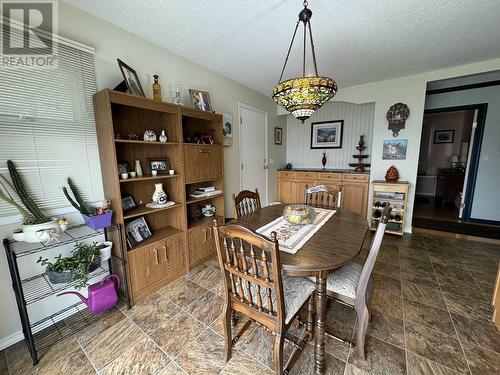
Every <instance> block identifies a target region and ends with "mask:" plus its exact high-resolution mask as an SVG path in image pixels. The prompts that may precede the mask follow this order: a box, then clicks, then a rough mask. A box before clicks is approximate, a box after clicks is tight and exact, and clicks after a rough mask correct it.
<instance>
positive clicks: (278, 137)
mask: <svg viewBox="0 0 500 375" xmlns="http://www.w3.org/2000/svg"><path fill="white" fill-rule="evenodd" d="M274 144H275V145H282V144H283V128H278V127H275V128H274Z"/></svg>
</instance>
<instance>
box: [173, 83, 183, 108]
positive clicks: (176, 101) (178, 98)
mask: <svg viewBox="0 0 500 375" xmlns="http://www.w3.org/2000/svg"><path fill="white" fill-rule="evenodd" d="M172 103H174V104H177V105H182V98H181V86H180V85H175V96H174V97H173V98H172Z"/></svg>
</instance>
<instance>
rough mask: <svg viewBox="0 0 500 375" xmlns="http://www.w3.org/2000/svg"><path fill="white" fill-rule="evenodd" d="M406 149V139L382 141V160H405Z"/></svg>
mask: <svg viewBox="0 0 500 375" xmlns="http://www.w3.org/2000/svg"><path fill="white" fill-rule="evenodd" d="M407 148H408V140H407V139H388V140H384V147H383V149H382V160H405V159H406V150H407Z"/></svg>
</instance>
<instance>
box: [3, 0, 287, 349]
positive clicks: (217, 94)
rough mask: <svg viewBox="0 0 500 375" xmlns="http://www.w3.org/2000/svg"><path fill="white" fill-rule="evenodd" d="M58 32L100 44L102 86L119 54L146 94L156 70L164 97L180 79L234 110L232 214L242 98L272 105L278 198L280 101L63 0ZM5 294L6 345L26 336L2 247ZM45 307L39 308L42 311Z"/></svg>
mask: <svg viewBox="0 0 500 375" xmlns="http://www.w3.org/2000/svg"><path fill="white" fill-rule="evenodd" d="M59 34H60V35H62V36H64V37H67V38H70V39H72V40H75V41H78V42H81V43H84V44H87V45H90V46H93V47H95V49H96V59H95V67H96V78H97V88H98V90H101V89H104V88H112V87H114V86H115V85H116V84H117V83H119V82H120V81H121V80H122V77H121V74H120V71H119V69H118V66H117V64H116V58H117V57H118V58H120V59H122V60H123V61H125V62H126V63H128V64H129V65H130V66H132V67H133V68H134V69H135V70H136V71H137V72H138V74H139V78H140V80H141V83H142V86H143V88H144V91H145V92H146V95H147V96H151V82H152V75H153V74H159V76H160V83H161V85H162V93H163V98H164V99H166V100H167V101H171V98H172V97H173V90H174V87H175V85H176V84H180V85H181V86H182V88H183V89H184V95H183V96H184V97H183V99H184V103H185V104H187V103H188V102H189V101H188V95H187V90H188V89H189V88H197V89H200V90H205V91H208V92H209V93H210V98H211V102H212V106H213V108H214V109H215V110H216V111H217V112H219V113H220V112H228V113H232V114H233V122H234V124H233V129H234V139H233V146H231V147H225V148H224V157H225V163H224V175H225V196H226V210H227V211H226V214H227V215H228V216H231V215H232V213H231V194H232V193H233V192H237V191H239V148H238V144H239V143H238V136H239V124H238V101H240V102H242V103H245V104H249V105H252V106H254V107H257V108H259V109H262V110H264V111H267V112H268V115H269V118H268V124H269V125H268V130H269V135H268V139H269V142H268V147H269V158H270V159H273V160H274V164H272V165H270V171H269V200H270V201H273V200H275V199H276V185H277V184H276V168H277V167H281V166H282V165H283V163H284V162H285V154H286V119H285V118H282V117H278V116H277V115H276V106H275V103H274V101H273V100H272V99H270V98H269V97H266V96H264V95H262V94H260V93H257V92H256V91H254V90H251V89H249V88H247V87H245V86H243V85H241V84H239V83H237V82H235V81H233V80H231V79H229V78H226V77H223V76H221V75H219V74H217V73H215V72H213V71H211V70H209V69H207V68H205V67H203V66H201V65H199V64H196V63H194V62H192V61H189V60H187V59H184V58H182V57H180V56H178V55H176V54H174V53H172V52H170V51H167V50H165V49H163V48H160V47H158V46H157V45H154V44H152V43H150V42H147V41H145V40H143V39H141V38H138V37H136V36H134V35H132V34H130V33H128V32H126V31H125V30H123V29H120V28H118V27H116V26H113V25H111V24H109V23H107V22H105V21H102V20H100V19H99V18H97V17H94V16H92V15H90V14H88V13H85V12H83V11H81V10H79V9H77V8H74V7H72V6H70V5H68V4H66V3H64V2H59ZM235 48H236V47H235ZM229 63H230V61H229V60H228V64H229ZM276 126H278V127H282V128H283V131H284V134H283V138H284V143H283V145H281V146H278V145H274V142H273V134H274V127H276ZM15 227H16V226H15V225H9V226H3V227H0V237H2V238H3V237H6V236H8V235H10V233H11V232H12V229H13V228H15ZM0 300H1V301H2V310H1V312H0V350H1V349H3V348H4V347H6V346H8V345H10V344H12V343H14V342H16V341H17V340H19V339H20V338H21V335H20V332H19V330H20V322H19V318H18V313H17V309H16V307H15V306H16V303H15V299H14V294H13V292H12V288H11V281H10V274H9V271H8V267H7V261H6V258H5V253H4V252H3V251H1V252H0ZM51 303H53V302H51ZM43 308H44V307H41V308H40V309H39V310H40V311H43ZM37 309H38V308H37Z"/></svg>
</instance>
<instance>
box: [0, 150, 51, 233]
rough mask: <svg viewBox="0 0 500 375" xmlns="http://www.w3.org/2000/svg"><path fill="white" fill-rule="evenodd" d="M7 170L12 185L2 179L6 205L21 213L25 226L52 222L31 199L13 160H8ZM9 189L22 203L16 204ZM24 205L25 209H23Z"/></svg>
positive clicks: (2, 196) (2, 177)
mask: <svg viewBox="0 0 500 375" xmlns="http://www.w3.org/2000/svg"><path fill="white" fill-rule="evenodd" d="M7 168H8V170H9V174H10V178H11V180H12V184H11V183H10V182H9V181H8V180H7V179H6V178H5V177H4V176H1V178H0V187H1V189H0V199H2V200H4V201H5V202H6V203H8V204H10V205H12V206H13V207H15V208H16V209H17V210H18V211H19V213H21V215H22V216H23V224H43V223H47V222H49V221H51V219H50V218H49V217H47V216H45V215H44V214H43V213H42V211H41V210H40V208H39V207H38V206H37V204H36V203H35V201H34V200H33V199H32V198H31V196H30V195H29V193H28V191H27V190H26V186H25V185H24V181H23V179H22V177H21V175H20V174H19V172H18V171H17V169H16V165H15V164H14V162H12V160H7ZM9 188H10V189H11V190H12V191H14V192H16V194H17V196H18V197H19V199H20V200H21V203H22V205H21V204H20V203H18V202H16V199H15V198H14V197H13V196H12V195H11V194H10V192H9ZM23 205H24V207H23Z"/></svg>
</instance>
